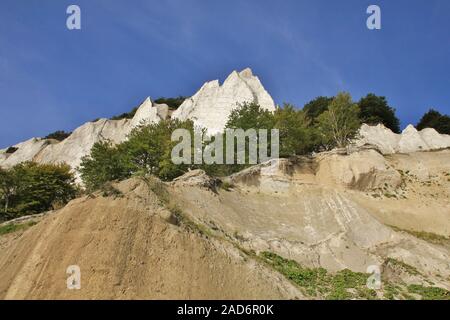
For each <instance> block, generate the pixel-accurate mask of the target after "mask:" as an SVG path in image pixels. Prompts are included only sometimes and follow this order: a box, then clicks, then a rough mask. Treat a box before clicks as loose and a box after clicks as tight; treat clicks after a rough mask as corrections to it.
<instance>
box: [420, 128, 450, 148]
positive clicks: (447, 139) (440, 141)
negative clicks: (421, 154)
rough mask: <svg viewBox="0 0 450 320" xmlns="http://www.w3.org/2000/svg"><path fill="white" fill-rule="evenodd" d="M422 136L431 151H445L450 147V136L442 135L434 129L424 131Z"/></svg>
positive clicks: (421, 132)
mask: <svg viewBox="0 0 450 320" xmlns="http://www.w3.org/2000/svg"><path fill="white" fill-rule="evenodd" d="M420 136H421V137H422V139H423V140H424V141H425V143H426V144H427V145H428V146H429V147H430V148H431V149H444V148H448V147H449V146H450V136H449V135H447V134H440V133H438V132H437V131H436V130H434V129H433V128H426V129H423V130H422V131H420Z"/></svg>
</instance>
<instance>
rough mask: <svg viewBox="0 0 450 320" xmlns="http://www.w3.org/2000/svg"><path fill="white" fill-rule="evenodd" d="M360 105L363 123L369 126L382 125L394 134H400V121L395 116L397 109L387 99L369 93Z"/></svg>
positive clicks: (360, 116)
mask: <svg viewBox="0 0 450 320" xmlns="http://www.w3.org/2000/svg"><path fill="white" fill-rule="evenodd" d="M358 105H359V109H360V112H359V118H360V119H361V121H362V122H363V123H367V124H369V125H377V124H380V123H382V124H383V125H384V126H385V127H386V128H389V129H391V130H392V131H393V132H395V133H399V132H400V121H399V120H398V118H397V116H396V115H395V109H394V108H391V107H390V106H389V105H388V102H387V100H386V98H385V97H380V96H376V95H374V94H373V93H369V94H368V95H367V96H365V97H364V98H361V100H360V101H359V103H358Z"/></svg>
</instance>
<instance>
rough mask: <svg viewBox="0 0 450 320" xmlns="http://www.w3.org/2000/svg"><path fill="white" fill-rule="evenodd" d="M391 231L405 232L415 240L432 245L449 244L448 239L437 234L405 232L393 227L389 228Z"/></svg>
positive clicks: (449, 239) (449, 240)
mask: <svg viewBox="0 0 450 320" xmlns="http://www.w3.org/2000/svg"><path fill="white" fill-rule="evenodd" d="M390 227H391V228H392V229H394V230H395V231H398V232H406V233H408V234H410V235H412V236H414V237H416V238H419V239H422V240H425V241H428V242H431V243H434V244H445V243H449V242H450V237H445V236H441V235H439V234H435V233H431V232H424V231H414V230H405V229H401V228H398V227H395V226H390Z"/></svg>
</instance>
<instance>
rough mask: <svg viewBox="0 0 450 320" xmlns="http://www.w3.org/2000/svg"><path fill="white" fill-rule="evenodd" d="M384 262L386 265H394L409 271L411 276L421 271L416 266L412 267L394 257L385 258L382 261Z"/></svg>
mask: <svg viewBox="0 0 450 320" xmlns="http://www.w3.org/2000/svg"><path fill="white" fill-rule="evenodd" d="M384 264H385V265H386V266H391V267H394V268H395V267H397V268H400V269H402V270H403V271H405V272H407V273H409V274H410V275H413V276H418V275H421V273H420V272H419V271H418V270H417V269H416V268H414V267H413V266H410V265H409V264H407V263H405V262H403V261H400V260H397V259H394V258H387V259H386V261H385V262H384Z"/></svg>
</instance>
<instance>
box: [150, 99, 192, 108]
mask: <svg viewBox="0 0 450 320" xmlns="http://www.w3.org/2000/svg"><path fill="white" fill-rule="evenodd" d="M186 98H187V97H183V96H178V97H176V98H164V97H161V98H159V99H156V100H155V103H159V104H163V103H165V104H167V105H168V106H169V108H170V109H172V110H175V109H178V108H179V107H180V106H181V104H182V103H183V102H184V100H186Z"/></svg>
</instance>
